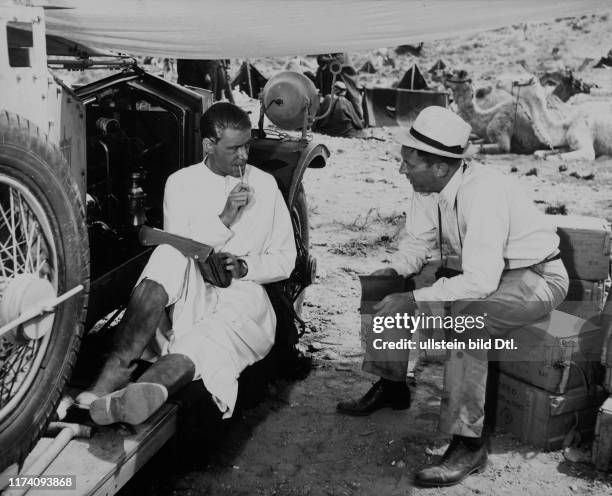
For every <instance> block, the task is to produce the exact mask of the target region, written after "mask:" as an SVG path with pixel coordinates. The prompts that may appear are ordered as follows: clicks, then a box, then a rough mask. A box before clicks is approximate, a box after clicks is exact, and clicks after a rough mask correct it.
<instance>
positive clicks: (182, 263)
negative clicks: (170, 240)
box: [140, 245, 189, 305]
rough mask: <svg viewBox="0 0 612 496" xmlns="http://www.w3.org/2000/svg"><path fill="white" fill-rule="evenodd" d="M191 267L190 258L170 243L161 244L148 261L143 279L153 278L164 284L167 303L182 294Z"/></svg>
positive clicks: (172, 301)
mask: <svg viewBox="0 0 612 496" xmlns="http://www.w3.org/2000/svg"><path fill="white" fill-rule="evenodd" d="M188 268H189V258H187V257H186V256H185V255H183V254H182V253H181V252H180V251H179V250H177V249H176V248H173V247H172V246H170V245H159V246H158V247H157V248H155V250H153V253H151V257H150V258H149V261H148V262H147V265H146V266H145V268H144V270H143V271H142V275H141V276H140V278H141V281H144V280H147V279H149V280H151V281H155V282H156V283H157V284H159V285H160V286H162V287H163V288H164V289H165V291H166V293H167V295H168V302H167V304H169V305H171V304H173V303H175V302H176V300H177V299H178V298H179V295H180V294H181V291H182V289H183V286H184V284H185V278H186V276H187V270H188Z"/></svg>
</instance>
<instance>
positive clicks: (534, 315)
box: [362, 260, 569, 437]
mask: <svg viewBox="0 0 612 496" xmlns="http://www.w3.org/2000/svg"><path fill="white" fill-rule="evenodd" d="M568 285H569V279H568V275H567V271H566V270H565V267H564V265H563V262H562V261H561V260H555V261H552V262H546V263H542V264H539V265H536V266H533V267H530V268H523V269H514V270H509V271H506V272H504V273H503V274H502V277H501V280H500V283H499V286H498V288H497V290H496V291H495V292H494V293H492V294H491V295H489V296H488V297H486V298H483V299H481V300H470V301H463V300H458V301H454V302H452V304H451V306H450V312H451V315H453V316H457V315H466V316H467V315H471V316H477V315H485V314H486V318H485V320H484V321H485V328H484V329H482V330H479V331H476V330H474V329H472V330H470V331H466V332H463V333H462V334H457V333H454V332H452V333H451V334H452V337H453V338H458V339H462V340H467V339H471V340H473V339H479V338H480V339H489V338H491V337H493V338H495V337H511V336H512V331H513V330H515V329H518V328H521V327H524V326H526V325H529V324H532V323H534V322H536V321H538V320H540V319H542V318H544V317H546V316H547V315H548V314H549V313H550V312H551V311H552V310H554V309H555V308H556V307H557V306H558V305H559V304H560V303H561V302H562V301H563V300H564V299H565V296H566V295H567V290H568ZM407 363H408V352H406V354H405V361H400V360H394V361H387V362H383V361H380V360H379V361H371V360H369V357H368V354H367V353H366V356H365V357H364V363H363V367H362V368H363V370H364V371H366V372H370V373H372V374H375V375H378V376H380V377H383V378H385V379H389V380H392V381H404V380H405V378H406V368H407ZM487 374H488V352H487V350H469V351H461V350H453V351H448V352H447V360H446V363H445V367H444V390H443V393H442V402H441V404H440V420H439V428H440V430H441V431H442V432H444V433H447V434H452V435H460V436H467V437H480V436H481V435H482V429H483V425H484V414H485V393H486V384H487Z"/></svg>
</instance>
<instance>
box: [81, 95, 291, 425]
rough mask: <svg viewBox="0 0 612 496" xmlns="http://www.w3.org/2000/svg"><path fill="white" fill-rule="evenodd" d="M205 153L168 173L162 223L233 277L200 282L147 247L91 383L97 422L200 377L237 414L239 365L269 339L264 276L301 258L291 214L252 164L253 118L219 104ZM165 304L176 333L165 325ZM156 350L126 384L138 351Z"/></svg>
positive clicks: (153, 405) (287, 270) (167, 250)
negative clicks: (215, 256) (210, 251)
mask: <svg viewBox="0 0 612 496" xmlns="http://www.w3.org/2000/svg"><path fill="white" fill-rule="evenodd" d="M201 130H202V135H203V137H204V140H203V145H204V150H205V153H206V157H205V159H204V161H203V162H202V163H199V164H196V165H192V166H190V167H187V168H184V169H181V170H179V171H177V172H175V173H174V174H172V175H171V176H170V177H169V178H168V180H167V183H166V188H165V192H164V229H165V230H166V231H168V232H170V233H173V234H177V235H180V236H183V237H187V238H191V239H194V240H196V241H199V242H201V243H204V244H207V245H210V246H212V247H213V248H214V250H215V252H217V253H219V254H221V256H222V257H223V258H224V264H225V267H226V269H227V270H228V271H230V272H231V273H232V276H233V280H232V283H231V284H230V286H228V287H227V288H220V287H216V286H214V285H212V284H210V283H208V282H205V281H204V279H203V277H202V275H201V273H200V267H199V263H198V262H196V261H195V260H193V259H190V258H186V257H185V256H184V255H183V254H182V253H181V252H180V251H178V250H176V249H175V248H173V247H171V246H169V245H161V246H159V247H157V248H156V250H155V251H154V252H153V254H152V255H151V258H150V260H149V262H148V264H147V266H146V267H145V269H144V271H143V273H142V275H141V276H140V279H139V281H138V283H137V285H136V288H135V290H134V292H133V293H132V297H131V300H130V303H129V304H128V308H127V310H126V315H125V317H124V318H123V321H122V323H121V324H120V327H119V329H118V336H117V338H116V340H115V344H114V349H113V351H112V352H111V355H110V356H109V358H108V360H107V362H106V364H105V367H104V368H103V370H102V372H101V374H100V376H99V377H98V379H97V381H96V382H95V383H94V385H93V386H92V387H91V388H90V390H89V391H86V392H84V393H82V394H81V395H79V397H77V401H78V402H80V403H81V404H90V415H91V417H92V419H93V420H94V421H95V422H97V423H99V424H110V423H114V422H128V423H132V424H138V423H140V422H142V421H144V420H146V418H148V417H149V416H150V415H151V414H152V413H153V412H154V411H155V410H157V409H158V408H159V407H160V406H161V405H162V404H163V403H164V402H165V400H166V399H167V397H168V395H170V394H172V393H174V392H175V391H176V390H177V389H179V388H180V387H182V386H183V385H185V384H186V383H188V382H189V381H191V380H193V379H201V380H202V381H203V382H204V386H205V387H206V389H207V390H208V391H209V392H210V393H211V395H212V398H213V400H214V401H215V403H216V405H217V406H218V407H219V410H220V411H221V413H222V415H223V417H224V418H228V417H230V416H231V415H232V413H233V410H234V406H235V403H236V397H237V392H238V382H237V380H238V377H239V375H240V373H241V372H242V371H243V370H244V369H245V368H246V367H247V366H248V365H251V364H253V363H255V362H256V361H258V360H260V359H262V358H264V357H265V356H266V355H267V353H268V352H269V351H270V349H271V348H272V345H273V344H274V337H275V328H276V316H275V314H274V310H273V308H272V305H271V303H270V300H269V299H268V296H267V293H266V291H265V289H264V288H263V286H262V285H263V284H266V283H271V282H275V281H279V280H282V279H286V278H288V277H289V276H290V274H291V271H292V270H293V267H294V265H295V258H296V248H295V241H294V237H293V229H292V225H291V219H290V215H289V212H288V210H287V206H286V205H285V202H284V199H283V197H282V195H281V193H280V191H279V189H278V187H277V185H276V181H275V179H274V177H273V176H271V175H270V174H268V173H266V172H263V171H261V170H259V169H257V168H255V167H253V166H251V165H249V164H247V162H246V161H247V157H248V151H249V144H250V141H251V125H250V120H249V117H248V115H247V114H246V113H245V112H243V111H242V110H241V109H239V108H238V107H236V106H235V105H233V104H230V103H217V104H215V105H213V106H212V107H211V108H210V109H209V110H208V111H207V112H206V113H205V114H204V115H203V116H202V121H201ZM164 308H169V309H170V312H171V320H172V329H171V330H170V331H165V330H164V329H163V325H160V323H163V320H164V317H165V313H164V312H163V310H164ZM141 357H143V358H147V359H155V358H157V357H161V358H159V359H158V360H157V361H156V362H155V363H154V365H152V366H151V367H150V368H149V369H148V370H147V371H146V372H145V373H144V374H143V375H142V376H141V377H140V378H139V379H138V380H137V382H136V383H131V384H128V382H129V377H130V375H131V372H133V369H134V364H133V362H134V360H136V359H138V358H141Z"/></svg>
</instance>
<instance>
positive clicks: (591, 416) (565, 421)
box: [495, 373, 606, 450]
mask: <svg viewBox="0 0 612 496" xmlns="http://www.w3.org/2000/svg"><path fill="white" fill-rule="evenodd" d="M497 386H498V387H497V393H496V399H497V401H496V405H495V428H496V430H501V431H505V432H510V433H512V434H515V435H516V436H518V437H519V438H520V440H521V442H523V443H526V444H530V445H532V446H534V447H536V448H540V449H543V450H555V449H559V448H561V447H562V446H563V441H564V439H565V437H566V436H567V435H568V434H571V432H572V431H575V432H577V433H580V435H581V436H582V439H588V438H589V437H590V436H591V435H592V434H593V431H594V427H595V420H596V418H597V412H598V409H599V407H600V406H601V404H602V403H603V401H604V400H605V398H606V394H605V393H604V392H603V389H602V388H600V387H596V388H593V389H591V390H588V389H586V388H575V389H571V390H569V391H568V392H567V393H565V394H563V395H556V394H553V393H550V392H548V391H544V390H543V389H540V388H537V387H535V386H532V385H531V384H527V383H525V382H522V381H520V380H518V379H515V378H513V377H510V376H509V375H507V374H504V373H499V378H498V384H497Z"/></svg>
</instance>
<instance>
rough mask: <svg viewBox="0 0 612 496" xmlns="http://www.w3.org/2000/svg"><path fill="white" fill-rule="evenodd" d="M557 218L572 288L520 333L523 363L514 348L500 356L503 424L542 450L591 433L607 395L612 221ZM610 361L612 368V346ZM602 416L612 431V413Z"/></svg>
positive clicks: (498, 417) (498, 413)
mask: <svg viewBox="0 0 612 496" xmlns="http://www.w3.org/2000/svg"><path fill="white" fill-rule="evenodd" d="M550 219H551V221H552V222H554V223H555V225H556V226H557V232H558V234H559V238H560V249H561V254H562V259H563V262H564V264H565V267H566V268H567V271H568V274H569V276H570V288H569V292H568V295H567V298H566V299H565V301H564V302H563V303H562V304H561V306H560V307H559V308H558V310H556V311H554V312H553V313H552V314H551V316H550V317H549V318H547V319H544V320H542V321H539V322H536V323H534V324H533V325H532V326H528V327H525V328H523V329H520V330H518V331H517V332H516V333H513V337H514V338H515V340H516V341H517V342H518V346H519V348H520V349H521V350H523V349H524V350H527V351H526V355H525V360H524V361H517V360H516V359H517V357H516V355H511V353H513V352H512V351H501V352H500V353H499V355H498V356H497V359H498V360H500V361H499V371H500V373H499V377H498V384H497V393H496V394H497V402H496V408H495V421H496V427H497V428H498V429H500V430H505V431H509V432H511V433H513V434H516V435H517V436H518V437H520V439H521V441H523V442H525V443H528V444H531V445H533V446H535V447H537V448H542V449H558V448H560V447H562V446H563V445H566V444H568V443H569V442H571V440H572V438H573V439H575V436H581V437H582V438H583V439H584V437H587V436H589V435H591V434H592V433H593V429H594V426H595V423H596V419H597V415H598V410H599V409H600V406H601V405H602V403H603V401H604V400H605V398H606V396H607V394H606V392H605V390H604V388H603V387H602V384H601V383H602V377H601V374H600V372H601V359H602V354H601V350H602V348H603V344H604V341H605V329H603V326H602V325H601V323H600V319H601V313H602V309H603V307H604V301H605V293H606V284H607V283H608V281H609V273H610V226H609V224H608V223H607V221H605V220H603V219H596V218H591V217H577V216H550ZM611 339H612V338H611ZM610 362H611V363H610V367H612V350H611V358H610ZM610 376H612V374H610ZM609 407H610V408H609V409H608V410H611V409H612V404H610V405H609ZM602 415H607V416H606V418H605V419H604V420H605V422H603V421H602V422H603V423H602V425H603V424H604V423H605V425H607V426H608V425H609V429H610V432H611V433H612V416H611V415H612V412H611V413H607V414H604V413H601V411H600V418H601V416H602ZM606 422H607V423H606ZM604 437H605V436H604ZM606 449H610V450H611V451H612V439H610V440H609V442H608V443H607V444H605V446H602V450H606Z"/></svg>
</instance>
